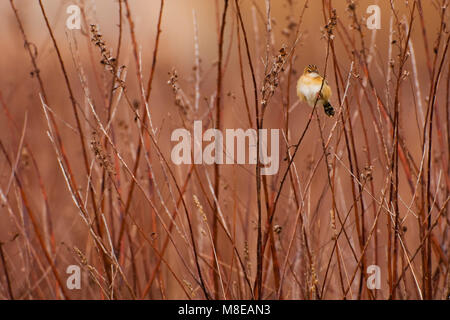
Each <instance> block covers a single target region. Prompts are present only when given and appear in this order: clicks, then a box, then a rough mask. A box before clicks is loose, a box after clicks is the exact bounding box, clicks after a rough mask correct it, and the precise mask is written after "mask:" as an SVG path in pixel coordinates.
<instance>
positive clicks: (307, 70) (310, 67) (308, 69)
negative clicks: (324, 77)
mask: <svg viewBox="0 0 450 320" xmlns="http://www.w3.org/2000/svg"><path fill="white" fill-rule="evenodd" d="M314 73H315V74H319V69H317V66H316V65H315V64H310V65H308V66H307V67H306V68H305V70H303V74H304V75H311V74H314Z"/></svg>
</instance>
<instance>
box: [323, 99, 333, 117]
mask: <svg viewBox="0 0 450 320" xmlns="http://www.w3.org/2000/svg"><path fill="white" fill-rule="evenodd" d="M323 109H324V110H325V114H326V115H327V116H329V117H332V116H334V108H333V107H332V106H331V104H330V103H329V102H328V101H327V102H325V103H324V104H323Z"/></svg>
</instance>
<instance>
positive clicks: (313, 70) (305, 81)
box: [297, 65, 334, 117]
mask: <svg viewBox="0 0 450 320" xmlns="http://www.w3.org/2000/svg"><path fill="white" fill-rule="evenodd" d="M322 81H323V78H322V76H321V75H320V74H319V72H318V70H317V67H316V66H315V65H309V66H307V67H306V68H305V70H304V72H303V75H302V76H301V77H300V79H298V82H297V96H298V97H299V98H300V100H302V101H306V102H307V103H308V104H309V105H310V106H311V107H313V106H314V104H315V103H316V100H317V98H319V99H318V100H317V103H318V104H322V105H323V107H324V110H325V113H326V114H327V115H328V116H330V117H332V116H334V109H333V107H332V106H331V105H330V103H329V99H330V97H331V88H330V86H329V85H328V83H327V81H324V83H323V86H322ZM321 87H322V90H320V88H321ZM319 91H320V95H319V97H318V94H319Z"/></svg>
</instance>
